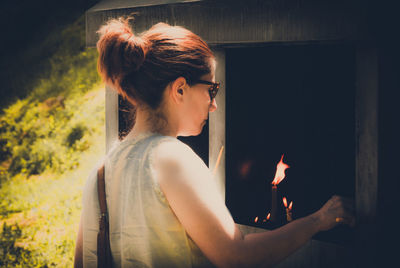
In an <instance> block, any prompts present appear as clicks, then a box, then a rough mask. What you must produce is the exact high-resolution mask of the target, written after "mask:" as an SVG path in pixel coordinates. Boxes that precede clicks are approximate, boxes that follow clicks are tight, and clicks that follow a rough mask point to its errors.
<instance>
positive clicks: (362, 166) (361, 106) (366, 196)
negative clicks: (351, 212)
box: [355, 46, 378, 267]
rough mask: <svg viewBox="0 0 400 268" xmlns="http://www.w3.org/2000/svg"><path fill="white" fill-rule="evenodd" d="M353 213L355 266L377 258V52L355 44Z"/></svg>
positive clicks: (373, 265) (368, 263) (372, 265)
mask: <svg viewBox="0 0 400 268" xmlns="http://www.w3.org/2000/svg"><path fill="white" fill-rule="evenodd" d="M356 68H357V73H356V82H357V83H356V84H357V87H356V113H355V114H356V137H355V138H356V200H355V201H356V216H357V229H356V232H357V234H356V235H357V238H356V239H357V242H356V243H357V245H356V248H357V258H356V259H357V262H358V263H357V267H375V263H376V261H377V246H376V242H377V234H376V233H377V226H376V216H377V194H378V56H377V51H376V48H374V47H366V46H359V47H358V48H357V56H356Z"/></svg>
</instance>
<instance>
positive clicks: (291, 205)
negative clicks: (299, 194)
mask: <svg viewBox="0 0 400 268" xmlns="http://www.w3.org/2000/svg"><path fill="white" fill-rule="evenodd" d="M292 207H293V201H292V202H290V204H289V210H292Z"/></svg>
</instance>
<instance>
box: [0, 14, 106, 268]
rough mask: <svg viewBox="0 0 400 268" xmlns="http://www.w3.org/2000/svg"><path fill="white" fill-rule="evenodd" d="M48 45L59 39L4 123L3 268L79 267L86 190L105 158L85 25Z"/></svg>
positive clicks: (0, 170)
mask: <svg viewBox="0 0 400 268" xmlns="http://www.w3.org/2000/svg"><path fill="white" fill-rule="evenodd" d="M49 38H52V39H54V40H56V38H59V40H58V42H55V43H56V44H57V46H56V47H55V48H54V49H55V53H51V57H50V58H49V59H47V64H48V65H47V66H49V68H48V69H44V70H43V73H41V74H40V75H39V76H38V77H39V78H38V79H37V80H36V81H35V82H34V83H32V90H31V91H30V94H29V96H28V97H26V98H25V99H20V100H17V101H15V102H14V103H13V104H11V105H10V106H8V107H7V108H5V109H3V112H2V114H1V115H0V153H1V156H0V226H1V224H2V225H3V229H2V230H3V231H1V233H0V241H1V244H0V267H3V266H4V267H72V263H73V252H74V246H75V238H76V232H77V226H78V221H79V217H80V210H81V194H82V188H83V184H84V181H85V179H86V177H87V175H88V173H89V170H90V169H91V168H92V167H93V166H94V164H95V163H96V161H97V160H98V157H101V155H103V154H104V120H105V118H104V116H105V113H104V104H105V99H104V89H103V87H102V85H101V84H100V79H99V76H98V74H97V70H96V58H97V52H96V50H95V49H94V48H90V49H88V48H85V47H84V46H83V45H82V44H84V17H83V16H82V17H81V18H80V19H79V20H78V21H77V22H75V23H74V24H72V25H70V26H69V27H67V28H66V29H65V30H63V31H61V32H58V33H53V34H50V37H49ZM54 40H53V42H54ZM32 53H33V52H32Z"/></svg>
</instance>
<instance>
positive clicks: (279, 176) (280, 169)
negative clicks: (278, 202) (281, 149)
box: [272, 155, 289, 185]
mask: <svg viewBox="0 0 400 268" xmlns="http://www.w3.org/2000/svg"><path fill="white" fill-rule="evenodd" d="M283 156H284V155H282V157H281V161H279V163H278V164H277V165H276V173H275V178H274V180H273V181H272V184H273V185H278V184H279V183H280V182H281V181H282V180H283V179H284V178H285V170H286V169H287V168H289V166H288V165H286V164H285V163H283Z"/></svg>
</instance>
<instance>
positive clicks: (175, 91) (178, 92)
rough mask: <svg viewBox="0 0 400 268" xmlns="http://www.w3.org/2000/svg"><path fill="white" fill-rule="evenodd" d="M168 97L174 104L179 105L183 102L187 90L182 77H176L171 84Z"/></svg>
mask: <svg viewBox="0 0 400 268" xmlns="http://www.w3.org/2000/svg"><path fill="white" fill-rule="evenodd" d="M170 85H171V88H170V95H171V97H172V99H173V100H174V102H176V103H180V102H182V100H183V96H184V94H185V91H186V88H187V82H186V79H185V78H184V77H178V78H177V79H175V80H174V81H173V82H172V83H171V84H170Z"/></svg>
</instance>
